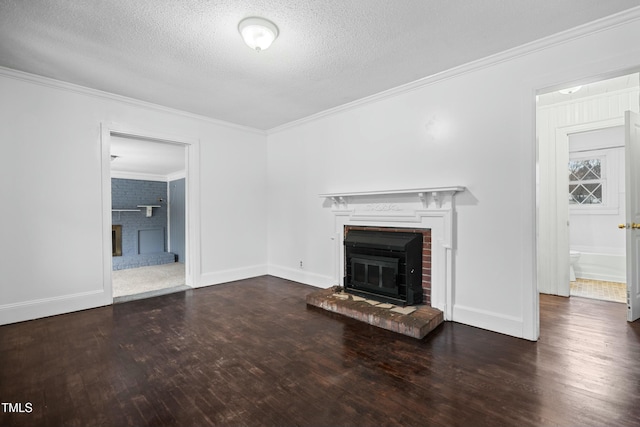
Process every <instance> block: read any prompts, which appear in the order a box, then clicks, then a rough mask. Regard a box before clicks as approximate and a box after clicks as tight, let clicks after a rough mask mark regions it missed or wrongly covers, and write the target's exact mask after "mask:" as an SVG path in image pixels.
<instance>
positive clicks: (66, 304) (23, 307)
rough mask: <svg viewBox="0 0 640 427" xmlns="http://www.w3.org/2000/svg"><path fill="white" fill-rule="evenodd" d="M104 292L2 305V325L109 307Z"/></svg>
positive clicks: (0, 323) (0, 322)
mask: <svg viewBox="0 0 640 427" xmlns="http://www.w3.org/2000/svg"><path fill="white" fill-rule="evenodd" d="M106 301H107V297H106V294H105V292H104V290H102V289H100V290H96V291H89V292H81V293H77V294H71V295H62V296H59V297H52V298H42V299H37V300H31V301H23V302H18V303H13V304H4V305H0V325H6V324H9V323H16V322H24V321H25V320H33V319H39V318H42V317H49V316H55V315H57V314H64V313H71V312H73V311H79V310H86V309H88V308H95V307H102V306H104V305H109V302H106Z"/></svg>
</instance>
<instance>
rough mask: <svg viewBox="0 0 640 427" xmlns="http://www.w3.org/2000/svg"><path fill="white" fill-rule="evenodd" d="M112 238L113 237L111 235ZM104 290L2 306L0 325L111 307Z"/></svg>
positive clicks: (0, 306) (0, 309) (0, 307)
mask: <svg viewBox="0 0 640 427" xmlns="http://www.w3.org/2000/svg"><path fill="white" fill-rule="evenodd" d="M109 237H111V235H109ZM109 304H111V302H110V301H109V295H107V293H106V292H105V290H103V289H99V290H94V291H88V292H79V293H76V294H69V295H62V296H56V297H51V298H41V299H37V300H29V301H22V302H18V303H12V304H3V305H0V325H6V324H10V323H16V322H23V321H25V320H33V319H40V318H42V317H48V316H55V315H57V314H62V313H70V312H73V311H79V310H86V309H88V308H96V307H102V306H105V305H109Z"/></svg>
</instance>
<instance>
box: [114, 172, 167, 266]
mask: <svg viewBox="0 0 640 427" xmlns="http://www.w3.org/2000/svg"><path fill="white" fill-rule="evenodd" d="M159 199H162V202H160V201H159ZM138 205H160V206H161V207H159V208H153V215H152V216H151V217H150V218H147V217H146V209H145V208H138V207H137V206H138ZM111 206H112V208H113V209H140V212H113V213H112V214H111V221H112V224H114V225H122V257H113V260H114V269H121V268H129V267H138V266H141V265H151V264H148V263H146V262H143V263H142V264H141V262H142V261H141V260H143V259H154V260H155V259H156V258H158V257H151V258H150V257H149V256H141V255H150V254H158V253H162V252H165V251H166V248H167V183H166V182H162V181H141V180H135V179H119V178H112V179H111ZM119 258H120V259H119ZM168 258H171V259H172V257H168ZM127 260H130V261H131V262H128V261H127ZM125 261H126V262H125ZM123 263H124V264H131V263H133V264H134V265H123ZM159 263H161V262H155V261H154V262H153V264H159Z"/></svg>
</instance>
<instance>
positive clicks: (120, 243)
mask: <svg viewBox="0 0 640 427" xmlns="http://www.w3.org/2000/svg"><path fill="white" fill-rule="evenodd" d="M102 140H103V144H102V151H103V165H104V168H103V192H104V193H105V194H104V195H103V200H104V201H105V206H106V207H108V209H105V228H107V226H108V228H109V229H110V230H111V233H110V237H111V239H110V241H109V242H108V243H109V247H110V249H111V250H110V252H109V253H108V254H107V253H106V252H105V290H108V289H110V291H111V292H110V294H111V298H112V301H113V302H114V303H118V302H125V301H131V300H135V299H141V298H148V297H152V296H157V295H163V294H167V293H173V292H178V291H184V290H188V289H191V288H192V287H193V285H194V282H195V280H194V277H193V273H192V272H193V270H194V267H193V264H194V260H192V258H197V254H196V253H195V252H193V251H192V250H190V246H191V245H193V243H194V242H193V239H192V238H190V236H189V234H193V232H194V230H193V227H191V228H190V223H191V222H192V221H190V216H189V212H191V215H193V212H194V210H193V209H192V208H191V207H190V204H192V203H193V200H191V198H190V197H189V194H190V193H191V191H193V188H194V185H195V184H196V183H195V182H193V179H190V178H191V177H192V176H193V173H192V171H190V164H191V163H196V162H195V159H196V158H197V148H198V147H197V145H196V144H194V143H193V142H184V141H180V140H176V139H173V138H166V137H162V136H160V137H159V136H156V135H151V134H148V133H141V132H130V131H124V130H113V129H106V128H103V132H102ZM113 230H116V231H115V233H114V232H113ZM114 235H115V236H116V239H117V240H113V236H114ZM114 248H116V250H115V251H114Z"/></svg>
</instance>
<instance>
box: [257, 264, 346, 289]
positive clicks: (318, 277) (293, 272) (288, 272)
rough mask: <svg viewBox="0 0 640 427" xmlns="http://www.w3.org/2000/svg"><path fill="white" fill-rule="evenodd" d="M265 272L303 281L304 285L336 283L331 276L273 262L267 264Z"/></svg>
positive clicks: (324, 285)
mask: <svg viewBox="0 0 640 427" xmlns="http://www.w3.org/2000/svg"><path fill="white" fill-rule="evenodd" d="M267 274H269V275H270V276H275V277H280V278H282V279H287V280H291V281H294V282H298V283H304V284H305V285H310V286H315V287H317V288H328V287H330V286H335V285H337V284H338V282H336V280H335V278H333V277H331V276H325V275H322V274H317V273H310V272H308V271H305V270H298V269H295V268H289V267H284V266H281V265H274V264H269V267H268V270H267Z"/></svg>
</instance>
